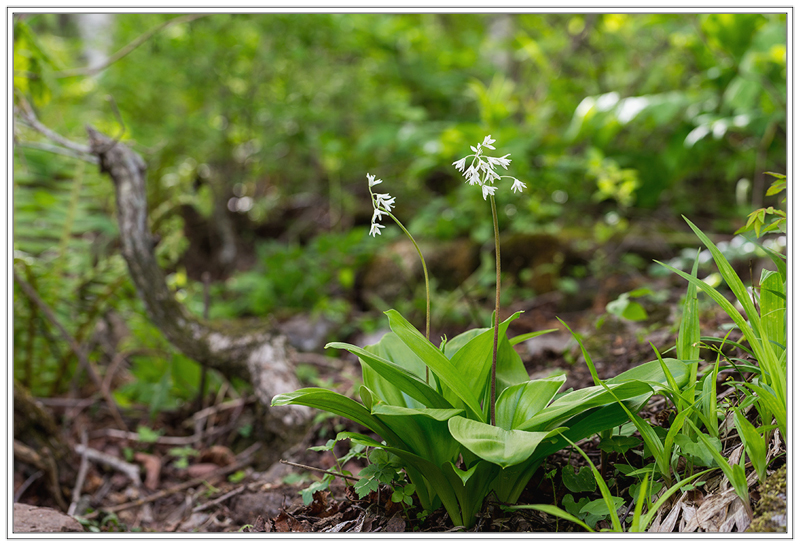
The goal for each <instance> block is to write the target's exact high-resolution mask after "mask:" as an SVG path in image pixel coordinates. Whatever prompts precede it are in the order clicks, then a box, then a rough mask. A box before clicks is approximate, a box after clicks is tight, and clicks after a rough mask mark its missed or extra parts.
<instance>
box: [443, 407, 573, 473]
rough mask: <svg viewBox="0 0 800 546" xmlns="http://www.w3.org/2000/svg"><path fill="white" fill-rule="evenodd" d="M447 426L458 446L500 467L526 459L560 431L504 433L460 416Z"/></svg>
mask: <svg viewBox="0 0 800 546" xmlns="http://www.w3.org/2000/svg"><path fill="white" fill-rule="evenodd" d="M448 426H449V428H450V434H452V435H453V438H455V439H456V440H457V441H458V442H459V443H460V444H461V445H463V446H464V447H466V448H467V449H469V450H470V451H471V452H472V453H474V454H475V455H477V456H478V457H480V458H481V459H484V460H486V461H489V462H492V463H494V464H496V465H498V466H500V468H506V467H509V466H511V465H515V464H518V463H521V462H523V461H525V460H527V459H528V458H530V456H531V455H532V454H533V452H534V450H535V449H536V447H537V446H538V445H539V443H540V442H541V441H542V440H544V439H545V438H549V437H550V436H553V435H555V434H558V433H559V432H561V431H562V430H564V429H556V430H552V431H549V432H525V431H521V430H505V429H502V428H500V427H494V426H492V425H488V424H486V423H482V422H479V421H475V420H472V419H465V418H463V417H453V418H452V419H450V421H448Z"/></svg>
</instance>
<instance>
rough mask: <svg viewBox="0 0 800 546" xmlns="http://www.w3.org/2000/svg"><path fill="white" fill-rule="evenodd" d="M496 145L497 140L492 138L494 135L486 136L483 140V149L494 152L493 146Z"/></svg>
mask: <svg viewBox="0 0 800 546" xmlns="http://www.w3.org/2000/svg"><path fill="white" fill-rule="evenodd" d="M494 143H495V139H493V138H492V135H486V137H485V138H484V139H483V147H484V148H489V149H490V150H494V149H495V148H494V146H492V144H494Z"/></svg>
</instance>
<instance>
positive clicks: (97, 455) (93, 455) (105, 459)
mask: <svg viewBox="0 0 800 546" xmlns="http://www.w3.org/2000/svg"><path fill="white" fill-rule="evenodd" d="M75 452H76V453H77V454H78V455H81V456H83V457H86V458H87V459H90V460H92V461H95V462H98V463H103V464H106V465H108V466H110V467H111V468H113V469H115V470H119V471H120V472H122V473H123V474H125V475H126V476H128V477H129V478H130V479H131V481H132V482H133V484H134V485H135V486H136V487H137V488H138V487H139V486H140V485H141V484H142V479H141V478H140V477H139V467H138V466H137V465H135V464H131V463H129V462H127V461H123V460H122V459H120V458H119V457H114V456H113V455H109V454H108V453H103V452H102V451H98V450H96V449H93V448H91V447H86V446H85V445H77V446H75Z"/></svg>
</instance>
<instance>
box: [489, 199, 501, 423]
mask: <svg viewBox="0 0 800 546" xmlns="http://www.w3.org/2000/svg"><path fill="white" fill-rule="evenodd" d="M489 199H490V201H491V202H492V221H493V222H494V254H495V271H496V273H497V279H496V280H495V298H494V345H493V346H492V387H491V402H490V406H489V416H490V420H491V424H492V426H494V424H495V418H494V402H495V398H496V394H497V392H496V389H497V338H498V335H499V332H500V226H499V224H498V222H497V205H496V204H495V201H494V195H490V196H489Z"/></svg>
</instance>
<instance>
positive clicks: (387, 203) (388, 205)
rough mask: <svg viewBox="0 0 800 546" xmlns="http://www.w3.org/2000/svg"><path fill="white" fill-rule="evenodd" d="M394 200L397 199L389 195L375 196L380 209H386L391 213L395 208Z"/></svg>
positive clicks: (379, 194) (377, 194)
mask: <svg viewBox="0 0 800 546" xmlns="http://www.w3.org/2000/svg"><path fill="white" fill-rule="evenodd" d="M394 200H395V198H394V197H392V196H391V195H389V194H388V193H376V194H375V203H376V205H377V206H378V207H380V208H384V209H386V211H388V212H391V210H392V208H393V207H394Z"/></svg>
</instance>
